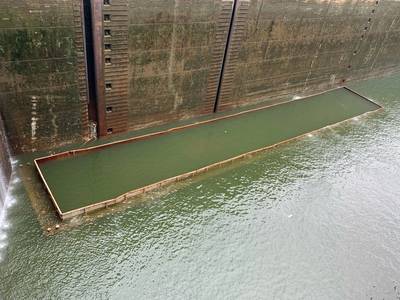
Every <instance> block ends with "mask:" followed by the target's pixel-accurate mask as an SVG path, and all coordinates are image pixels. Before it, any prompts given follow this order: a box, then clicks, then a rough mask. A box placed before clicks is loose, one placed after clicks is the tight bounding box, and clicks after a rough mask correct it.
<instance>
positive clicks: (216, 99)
mask: <svg viewBox="0 0 400 300" xmlns="http://www.w3.org/2000/svg"><path fill="white" fill-rule="evenodd" d="M239 1H240V0H233V8H232V16H231V22H230V24H229V30H228V36H227V38H226V46H225V52H224V57H223V59H222V65H221V72H220V74H219V80H218V89H217V95H216V97H215V103H214V113H216V112H217V111H218V104H219V98H220V96H221V85H222V80H223V78H224V71H225V63H226V61H227V59H228V53H229V48H230V43H231V39H232V34H233V25H234V24H235V19H236V9H237V3H238V2H239Z"/></svg>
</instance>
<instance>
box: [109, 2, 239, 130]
mask: <svg viewBox="0 0 400 300" xmlns="http://www.w3.org/2000/svg"><path fill="white" fill-rule="evenodd" d="M232 6H233V1H221V0H201V1H199V0H177V1H173V0H152V1H142V0H114V1H112V2H111V5H105V6H104V8H103V10H104V14H107V15H109V17H107V18H110V20H107V21H104V31H105V32H106V30H110V31H111V34H110V35H106V34H105V36H104V43H105V44H110V45H111V46H112V49H111V50H110V49H105V50H104V56H105V59H109V61H111V63H106V65H105V82H106V83H110V84H112V89H109V90H106V95H105V98H106V106H107V107H108V112H107V114H106V118H107V120H106V122H107V128H108V129H109V131H110V132H111V131H112V132H113V133H115V132H120V131H125V130H127V129H133V128H138V127H141V126H148V125H150V124H156V123H162V122H166V121H170V120H174V119H181V118H188V117H191V116H198V115H200V114H208V113H211V112H212V111H213V109H214V102H215V97H216V93H217V87H218V82H219V76H220V70H221V64H222V60H223V55H224V51H225V44H226V38H227V33H228V29H229V24H230V17H231V14H232Z"/></svg>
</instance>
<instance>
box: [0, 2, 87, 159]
mask: <svg viewBox="0 0 400 300" xmlns="http://www.w3.org/2000/svg"><path fill="white" fill-rule="evenodd" d="M80 9H81V8H80V4H79V1H72V0H71V1H53V2H49V3H44V2H43V1H26V2H24V3H19V2H18V3H16V4H15V5H9V6H7V9H6V10H2V13H0V14H1V15H0V17H2V18H0V19H1V21H0V71H1V73H0V74H1V75H0V112H1V113H2V114H3V116H4V123H5V127H6V129H7V134H8V136H9V139H10V142H11V144H12V148H13V150H14V151H17V152H19V151H31V150H43V149H51V148H53V147H56V146H59V145H62V144H67V143H71V142H75V141H78V140H82V138H84V137H85V135H86V132H87V114H86V113H85V112H86V109H87V108H86V104H85V102H86V81H85V78H84V77H83V78H82V74H84V73H85V64H84V53H83V29H82V26H81V25H82V24H81V23H80V22H81V20H80V17H78V16H80ZM77 17H78V18H77Z"/></svg>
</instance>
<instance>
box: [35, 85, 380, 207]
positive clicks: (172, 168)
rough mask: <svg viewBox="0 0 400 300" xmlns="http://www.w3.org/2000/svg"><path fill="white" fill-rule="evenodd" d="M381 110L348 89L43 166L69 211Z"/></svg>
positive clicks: (61, 203) (49, 180) (59, 200)
mask: <svg viewBox="0 0 400 300" xmlns="http://www.w3.org/2000/svg"><path fill="white" fill-rule="evenodd" d="M378 108H379V106H377V105H376V104H374V103H372V102H370V101H367V100H365V99H363V98H361V97H359V96H357V95H356V94H354V93H352V92H350V91H347V90H345V89H340V90H334V91H331V92H328V93H325V94H322V95H318V96H314V97H311V98H308V99H303V100H298V101H293V102H290V103H285V104H281V105H278V106H274V107H271V108H268V109H264V110H259V111H255V112H251V113H248V114H244V115H241V116H240V117H235V118H230V119H224V120H221V121H218V122H214V123H209V124H205V125H201V126H197V127H192V128H188V129H185V130H182V131H175V132H172V133H170V134H167V135H163V136H159V137H156V138H152V139H147V140H143V141H138V142H135V143H129V144H122V145H116V146H113V147H110V148H107V149H104V150H101V151H97V152H91V153H88V154H83V155H77V156H73V157H69V158H66V159H60V160H53V161H50V162H45V163H43V164H41V170H42V172H43V174H44V176H45V178H46V181H47V183H48V185H49V186H50V189H51V190H52V193H53V195H54V197H55V198H56V199H57V203H58V205H59V206H60V209H61V210H62V211H63V212H66V211H69V210H73V209H76V208H80V207H83V206H87V205H90V204H93V203H97V202H101V201H104V200H109V199H113V198H115V197H117V196H120V195H122V194H124V193H127V192H129V191H131V190H134V189H138V188H141V187H144V186H146V185H149V184H152V183H156V182H159V181H161V180H164V179H167V178H171V177H174V176H177V175H181V174H184V173H187V172H190V171H194V170H197V169H200V168H202V167H205V166H208V165H211V164H213V163H217V162H220V161H223V160H226V159H229V158H232V157H235V156H237V155H240V154H243V153H247V152H250V151H254V150H257V149H260V148H263V147H266V146H269V145H273V144H276V143H278V142H282V141H284V140H287V139H290V138H293V137H296V136H298V135H301V134H304V133H307V132H310V131H313V130H316V129H319V128H322V127H324V126H327V125H330V124H334V123H337V122H340V121H343V120H346V119H348V118H351V117H354V116H357V115H359V114H362V113H365V112H368V111H373V110H376V109H378Z"/></svg>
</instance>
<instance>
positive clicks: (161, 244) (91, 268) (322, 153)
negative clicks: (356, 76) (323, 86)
mask: <svg viewBox="0 0 400 300" xmlns="http://www.w3.org/2000/svg"><path fill="white" fill-rule="evenodd" d="M399 83H400V77H397V78H396V77H393V78H389V79H385V80H377V81H369V82H364V83H359V84H356V85H354V86H353V88H356V89H357V90H358V91H359V92H362V93H364V94H366V95H367V96H369V97H371V98H373V99H376V100H377V101H378V102H379V103H380V104H382V105H383V106H384V107H385V110H384V111H383V112H380V113H377V114H375V115H371V116H369V117H367V118H360V119H358V120H353V121H351V122H349V123H347V124H344V125H342V126H339V127H334V128H330V129H327V130H324V131H323V132H320V133H319V134H314V135H313V136H310V137H306V138H305V139H303V140H301V141H298V142H294V143H291V144H289V145H286V146H283V147H278V148H276V149H274V150H272V151H269V152H267V153H264V154H262V155H259V156H257V157H255V158H254V159H251V160H247V161H246V162H242V163H240V164H236V165H233V166H231V167H229V168H226V169H222V170H217V171H215V172H212V173H210V174H206V175H204V176H201V177H199V178H197V179H194V180H193V181H191V183H190V184H187V185H183V187H182V188H180V189H176V190H174V191H172V192H171V193H170V194H167V195H163V194H162V195H161V196H160V197H158V198H157V197H156V198H155V199H149V201H147V202H143V203H141V204H140V205H137V206H136V207H132V208H129V209H127V210H125V211H121V212H117V213H116V214H110V215H106V216H105V217H103V218H101V219H98V220H96V221H94V222H89V223H85V224H82V225H80V226H79V227H76V228H74V229H72V230H69V231H63V232H60V233H59V234H57V235H54V236H50V237H47V236H45V235H44V234H43V232H42V231H41V228H40V227H39V224H38V222H37V219H36V216H35V214H34V213H33V209H32V208H31V206H30V204H29V201H28V200H27V199H26V196H25V193H24V190H23V188H22V186H21V184H19V185H18V184H17V185H16V187H15V188H14V191H13V194H14V196H15V197H16V198H17V199H18V201H17V203H16V205H15V206H14V207H13V208H12V209H10V211H9V217H8V219H9V222H11V223H12V226H10V228H9V229H8V231H7V235H8V237H7V240H8V246H7V248H6V249H7V250H6V255H5V257H4V260H3V262H2V263H0V291H1V292H2V294H3V297H4V298H6V299H16V298H52V297H53V298H115V299H124V298H138V299H198V298H200V299H232V298H233V299H237V298H244V299H271V298H274V297H275V298H277V299H370V298H371V297H372V299H382V298H385V299H396V297H400V292H399V290H400V282H399V280H400V268H399V265H400V247H399V244H400V205H399V199H400V185H399V184H398V183H399V178H400V131H399V130H398V128H399V127H400V117H399V116H400V97H399V93H398V86H399Z"/></svg>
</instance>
